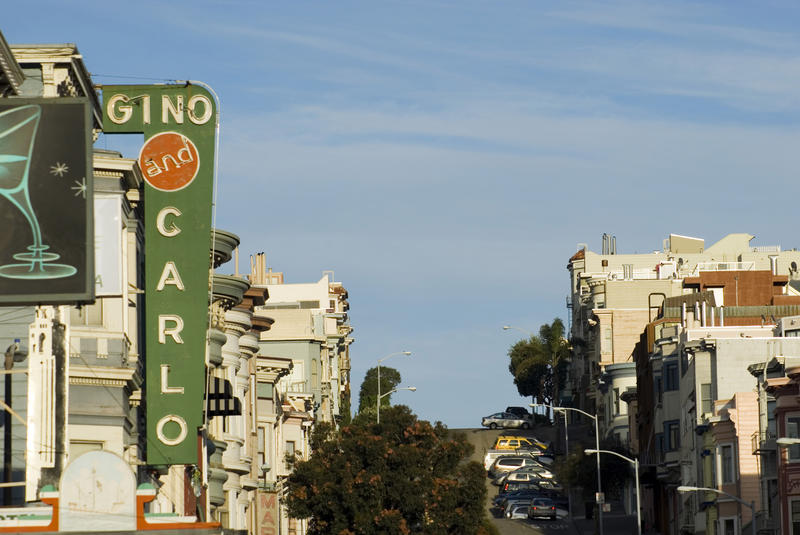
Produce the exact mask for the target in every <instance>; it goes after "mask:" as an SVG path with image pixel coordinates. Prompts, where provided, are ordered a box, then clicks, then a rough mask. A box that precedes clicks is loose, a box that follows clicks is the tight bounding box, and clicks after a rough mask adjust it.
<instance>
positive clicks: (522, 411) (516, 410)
mask: <svg viewBox="0 0 800 535" xmlns="http://www.w3.org/2000/svg"><path fill="white" fill-rule="evenodd" d="M506 412H510V413H511V414H514V415H516V416H519V417H521V418H530V417H531V413H529V412H528V409H526V408H525V407H506Z"/></svg>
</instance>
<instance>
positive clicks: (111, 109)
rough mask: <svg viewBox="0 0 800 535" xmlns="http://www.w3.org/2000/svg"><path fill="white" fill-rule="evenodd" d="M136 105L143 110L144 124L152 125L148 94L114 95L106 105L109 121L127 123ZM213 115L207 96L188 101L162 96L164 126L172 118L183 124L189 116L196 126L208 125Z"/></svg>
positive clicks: (180, 97)
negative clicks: (132, 95) (133, 95)
mask: <svg viewBox="0 0 800 535" xmlns="http://www.w3.org/2000/svg"><path fill="white" fill-rule="evenodd" d="M134 105H136V106H138V107H140V108H141V110H142V122H143V123H144V124H151V122H152V113H151V96H150V95H147V94H145V95H139V96H135V97H129V96H128V95H122V94H116V95H112V96H111V98H109V99H108V102H107V103H106V113H107V115H108V119H109V120H110V121H111V122H112V123H114V124H125V123H127V122H128V121H130V120H131V118H132V117H133V108H134ZM213 113H214V111H213V106H212V105H211V100H210V99H209V98H208V97H207V96H205V95H192V96H191V97H189V100H188V101H187V100H186V99H185V98H184V95H175V96H174V99H173V98H170V96H169V95H161V122H162V123H164V124H168V123H169V122H170V117H171V118H172V120H173V121H175V122H176V123H177V124H183V123H184V121H185V117H187V116H188V118H189V121H191V122H192V123H194V124H196V125H201V124H206V123H207V122H208V121H210V120H211V116H212V114H213Z"/></svg>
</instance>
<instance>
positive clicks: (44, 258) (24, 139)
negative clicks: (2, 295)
mask: <svg viewBox="0 0 800 535" xmlns="http://www.w3.org/2000/svg"><path fill="white" fill-rule="evenodd" d="M41 116H42V110H41V108H40V107H39V106H36V105H26V106H20V107H18V108H13V109H11V110H8V111H5V112H2V113H0V195H2V196H3V197H5V198H6V199H8V200H9V201H10V202H11V204H12V205H14V207H15V208H17V209H18V210H19V211H20V212H22V215H23V216H25V219H26V220H27V222H28V225H29V226H30V229H31V234H32V235H33V243H32V244H31V245H29V246H28V247H27V249H28V250H27V252H20V253H16V254H14V255H13V258H14V260H17V261H18V263H11V264H5V265H0V277H7V278H11V279H60V278H64V277H69V276H72V275H74V274H75V273H76V272H77V271H78V270H77V269H76V268H75V267H73V266H70V265H67V264H55V263H53V261H54V260H58V259H59V258H60V257H61V255H59V254H58V253H54V252H48V251H47V250H48V249H49V248H50V246H49V245H45V244H44V243H42V231H41V228H40V227H39V220H38V219H37V218H36V213H35V212H34V211H33V206H32V205H31V199H30V192H29V189H28V176H29V175H28V173H29V171H30V166H31V157H32V155H33V147H34V144H35V142H36V130H37V129H38V127H39V120H40V119H41Z"/></svg>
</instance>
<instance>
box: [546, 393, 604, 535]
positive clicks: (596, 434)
mask: <svg viewBox="0 0 800 535" xmlns="http://www.w3.org/2000/svg"><path fill="white" fill-rule="evenodd" d="M530 405H531V407H532V408H536V407H547V408H549V409H550V410H552V411H553V412H555V411H557V410H558V411H575V412H579V413H581V414H583V415H584V416H587V417H589V418H591V419H593V420H594V443H595V446H596V448H595V449H596V451H597V493H598V494H601V493H602V492H603V487H602V485H601V483H600V427H599V426H598V424H597V416H596V415H592V414H589V413H588V412H584V411H582V410H580V409H576V408H575V407H554V406H552V405H547V404H545V403H531V404H530ZM565 416H566V415H565ZM564 419H565V420H566V418H564ZM567 453H569V451H567ZM595 501H597V500H595ZM603 501H605V500H603ZM598 505H601V504H598ZM597 522H598V525H599V526H600V535H603V508H602V507H598V508H597Z"/></svg>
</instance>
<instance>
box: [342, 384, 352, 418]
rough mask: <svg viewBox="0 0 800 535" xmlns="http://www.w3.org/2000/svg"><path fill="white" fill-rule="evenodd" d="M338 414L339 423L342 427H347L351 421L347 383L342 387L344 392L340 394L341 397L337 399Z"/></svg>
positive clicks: (348, 386)
mask: <svg viewBox="0 0 800 535" xmlns="http://www.w3.org/2000/svg"><path fill="white" fill-rule="evenodd" d="M339 414H340V418H341V419H340V420H339V423H340V424H342V425H347V424H349V423H350V421H351V420H352V419H353V417H352V415H351V401H350V384H349V383H348V384H347V385H346V386H345V387H344V391H343V392H342V395H341V397H340V398H339Z"/></svg>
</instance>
